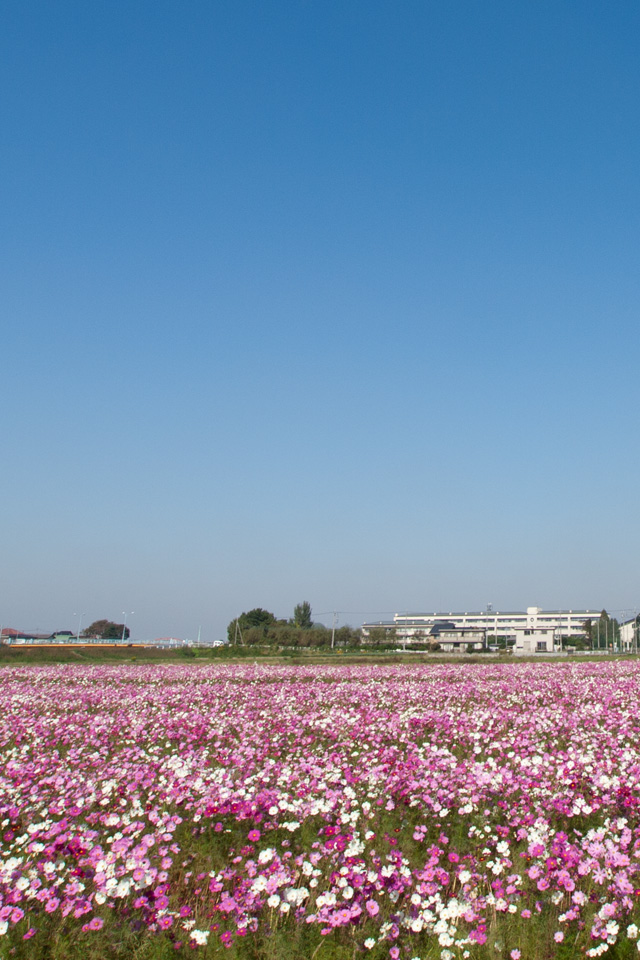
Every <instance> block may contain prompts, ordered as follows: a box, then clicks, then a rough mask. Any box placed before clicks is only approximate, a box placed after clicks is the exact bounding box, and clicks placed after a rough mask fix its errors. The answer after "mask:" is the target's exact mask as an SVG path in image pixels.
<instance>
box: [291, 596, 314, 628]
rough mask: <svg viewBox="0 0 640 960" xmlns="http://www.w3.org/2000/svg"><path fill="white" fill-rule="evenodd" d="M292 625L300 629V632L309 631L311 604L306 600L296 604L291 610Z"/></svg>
mask: <svg viewBox="0 0 640 960" xmlns="http://www.w3.org/2000/svg"><path fill="white" fill-rule="evenodd" d="M293 623H294V626H296V627H300V629H302V630H309V629H310V628H311V627H312V626H313V622H312V620H311V604H310V603H309V601H308V600H303V601H302V603H297V604H296V605H295V607H294V608H293Z"/></svg>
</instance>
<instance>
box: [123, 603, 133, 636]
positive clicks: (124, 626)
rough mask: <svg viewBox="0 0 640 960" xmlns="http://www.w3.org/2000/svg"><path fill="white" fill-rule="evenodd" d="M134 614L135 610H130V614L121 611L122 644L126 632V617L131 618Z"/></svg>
mask: <svg viewBox="0 0 640 960" xmlns="http://www.w3.org/2000/svg"><path fill="white" fill-rule="evenodd" d="M134 613H135V610H132V611H131V613H125V611H124V610H123V611H122V614H123V616H124V623H123V624H122V642H123V643H124V640H125V634H126V632H127V617H132V616H133V615H134Z"/></svg>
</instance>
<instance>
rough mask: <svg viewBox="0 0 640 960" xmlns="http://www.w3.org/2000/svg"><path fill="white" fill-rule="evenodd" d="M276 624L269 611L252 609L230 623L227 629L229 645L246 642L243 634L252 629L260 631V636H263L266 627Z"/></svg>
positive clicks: (258, 608)
mask: <svg viewBox="0 0 640 960" xmlns="http://www.w3.org/2000/svg"><path fill="white" fill-rule="evenodd" d="M276 622H277V621H276V618H275V617H274V615H273V614H272V613H270V612H269V610H263V609H262V607H254V609H253V610H249V612H248V613H241V614H240V616H239V617H236V618H235V619H234V620H232V621H231V623H230V624H229V626H228V627H227V637H228V640H229V643H242V642H246V641H245V636H244V635H245V633H247V632H248V631H249V630H251V629H252V628H254V627H255V628H257V629H259V630H262V636H264V633H265V632H266V629H267V627H268V626H270V625H271V624H272V623H276Z"/></svg>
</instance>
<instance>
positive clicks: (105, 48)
mask: <svg viewBox="0 0 640 960" xmlns="http://www.w3.org/2000/svg"><path fill="white" fill-rule="evenodd" d="M639 41H640V7H639V6H638V5H637V3H635V2H630V0H629V2H624V0H623V2H620V3H615V4H605V3H603V2H594V0H568V2H562V3H558V2H557V0H554V2H545V0H540V2H536V3H529V2H524V0H522V2H520V0H492V2H491V3H478V2H476V0H434V2H430V0H413V2H411V0H394V2H381V0H368V2H366V3H365V2H360V0H358V2H353V0H326V2H320V0H288V2H284V0H271V2H268V3H258V2H255V0H254V2H248V0H190V2H189V3H183V2H178V0H172V2H168V0H153V2H138V0H127V2H126V3H124V2H122V0H113V2H110V3H86V2H84V0H83V2H80V0H59V2H56V3H44V2H42V0H40V2H32V0H20V2H18V0H10V2H9V4H8V5H7V6H5V9H4V12H3V24H2V30H1V31H0V89H2V103H1V106H0V120H1V122H0V138H1V140H2V143H1V149H0V194H1V195H0V210H1V213H0V216H1V221H2V224H3V229H2V231H1V232H0V244H1V250H0V275H1V290H2V295H1V301H0V302H1V309H2V315H3V316H2V333H1V338H0V360H1V364H2V365H1V370H2V381H1V382H2V404H1V408H0V409H1V410H2V430H1V435H0V441H1V444H2V472H1V482H0V493H1V496H0V516H1V519H2V522H1V527H0V557H1V560H0V574H1V575H0V622H1V623H2V624H4V625H11V626H16V627H21V628H23V629H36V628H39V629H41V630H48V629H49V628H51V629H54V628H61V629H62V628H68V629H74V627H75V625H77V620H78V617H77V616H76V617H74V613H75V614H79V613H83V614H84V615H85V618H84V623H85V624H86V623H87V622H88V621H89V620H93V619H97V618H100V617H108V618H111V619H114V620H119V621H121V620H122V612H123V611H125V610H126V611H127V612H128V613H130V612H131V611H135V614H134V615H133V616H130V618H129V622H130V624H131V626H132V629H133V633H134V635H136V636H140V637H145V638H146V637H154V636H161V635H169V634H171V635H174V636H180V637H185V636H186V637H191V638H193V637H195V635H196V634H197V631H198V628H199V627H200V626H201V627H202V636H203V638H204V639H217V638H220V637H222V636H223V635H224V632H225V627H226V624H227V622H228V621H229V620H230V619H231V618H232V617H233V616H235V615H236V614H238V613H239V612H241V611H242V610H247V609H250V608H251V607H255V606H262V607H267V608H268V609H270V610H273V611H274V612H275V613H276V614H277V615H278V616H288V615H291V613H292V611H293V606H294V604H295V603H297V602H299V601H301V600H305V599H306V600H309V601H310V602H311V604H312V607H313V609H314V611H315V612H317V613H323V614H324V613H325V612H326V611H333V610H336V611H338V612H339V614H340V622H341V623H345V622H350V623H352V624H354V625H358V624H359V623H360V622H361V621H362V620H363V619H366V618H374V619H379V618H381V617H383V616H385V615H386V614H392V613H393V612H394V611H405V610H414V611H416V610H428V611H431V610H436V609H437V610H471V609H482V608H484V607H485V605H486V603H488V602H492V603H493V605H494V608H495V609H515V608H521V607H524V606H527V605H534V604H535V605H539V606H542V607H547V608H554V607H565V606H566V607H571V608H579V607H597V608H600V607H602V606H606V607H607V608H608V609H610V610H614V611H616V610H617V611H622V610H624V609H626V610H629V611H632V610H633V609H634V608H636V607H637V608H640V577H639V573H640V559H639V556H638V548H637V543H638V539H639V532H640V531H639V519H638V508H637V506H638V479H637V478H638V474H639V469H640V462H639V461H640V453H639V449H638V442H637V439H638V437H637V435H638V410H639V399H640V387H639V366H638V364H639V362H640V352H639V349H638V348H639V346H640V331H639V327H638V304H639V293H640V284H639V280H640V277H639V269H638V266H639V261H638V254H639V249H638V239H639V227H640V223H639V214H640V208H639V200H640V185H639V177H638V171H639V170H640V116H639V114H640V49H639ZM320 619H324V621H325V622H330V619H331V617H330V616H329V617H322V618H320Z"/></svg>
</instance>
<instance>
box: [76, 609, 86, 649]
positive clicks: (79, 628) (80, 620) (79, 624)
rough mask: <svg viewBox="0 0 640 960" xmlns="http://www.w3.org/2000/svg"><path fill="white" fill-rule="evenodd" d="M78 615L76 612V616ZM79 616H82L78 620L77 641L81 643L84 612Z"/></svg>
mask: <svg viewBox="0 0 640 960" xmlns="http://www.w3.org/2000/svg"><path fill="white" fill-rule="evenodd" d="M77 616H78V614H77V613H74V617H77ZM79 616H80V619H79V620H78V633H77V635H76V641H77V643H80V630H81V628H82V618H83V617H84V613H81V614H79Z"/></svg>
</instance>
